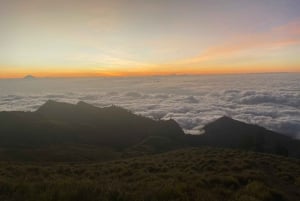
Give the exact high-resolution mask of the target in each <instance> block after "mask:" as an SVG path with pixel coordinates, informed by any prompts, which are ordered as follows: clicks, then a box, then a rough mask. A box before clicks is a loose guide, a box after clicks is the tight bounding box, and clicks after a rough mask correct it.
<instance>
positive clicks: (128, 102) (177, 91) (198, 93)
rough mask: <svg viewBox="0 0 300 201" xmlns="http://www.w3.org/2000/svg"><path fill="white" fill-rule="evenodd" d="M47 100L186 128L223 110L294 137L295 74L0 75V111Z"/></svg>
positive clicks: (299, 80)
mask: <svg viewBox="0 0 300 201" xmlns="http://www.w3.org/2000/svg"><path fill="white" fill-rule="evenodd" d="M47 100H56V101H63V102H70V103H77V102H78V101H85V102H87V103H91V104H93V105H95V106H99V107H104V106H110V105H112V104H114V105H118V106H121V107H124V108H127V109H129V110H131V111H133V112H135V113H137V114H141V115H144V116H147V117H151V118H154V119H169V118H172V119H175V120H176V121H177V122H178V123H179V124H180V125H181V127H182V128H183V129H184V130H185V132H187V133H191V134H198V133H200V132H201V128H202V127H203V125H205V124H207V123H208V122H211V121H213V120H215V119H217V118H219V117H221V116H223V115H227V116H230V117H232V118H234V119H237V120H241V121H244V122H247V123H252V124H258V125H261V126H263V127H266V128H269V129H271V130H275V131H278V132H281V133H284V134H287V135H290V136H293V137H297V138H300V74H297V73H293V74H292V73H282V74H249V75H220V76H217V75H211V76H153V77H131V78H80V79H79V78H72V79H71V78H69V79H66V78H65V79H62V78H59V79H58V78H57V79H53V78H51V79H50V78H49V79H48V78H47V79H46V78H44V79H2V80H1V79H0V111H12V110H25V111H34V110H36V109H37V108H38V107H39V106H41V105H42V104H44V103H45V101H47Z"/></svg>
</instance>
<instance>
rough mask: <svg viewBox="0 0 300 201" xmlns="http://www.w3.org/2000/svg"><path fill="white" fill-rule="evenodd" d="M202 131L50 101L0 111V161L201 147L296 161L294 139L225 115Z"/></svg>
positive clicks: (112, 110)
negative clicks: (191, 131)
mask: <svg viewBox="0 0 300 201" xmlns="http://www.w3.org/2000/svg"><path fill="white" fill-rule="evenodd" d="M203 129H204V130H205V132H204V134H202V135H187V134H185V133H184V132H183V129H182V128H181V127H180V126H179V124H178V123H177V122H176V121H175V120H173V119H170V120H153V119H150V118H146V117H143V116H139V115H136V114H134V113H132V112H131V111H129V110H126V109H124V108H121V107H118V106H114V105H112V106H109V107H104V108H99V107H96V106H93V105H90V104H88V103H85V102H82V101H80V102H78V103H77V104H70V103H62V102H56V101H53V100H49V101H47V102H46V103H45V104H43V105H42V106H41V107H40V108H39V109H37V110H36V111H34V112H0V160H1V159H3V158H6V159H7V158H8V159H10V158H11V159H12V160H14V159H24V160H26V159H28V158H37V160H42V156H43V154H44V155H45V156H46V157H45V160H47V158H48V159H49V160H56V159H57V160H62V161H63V160H68V158H70V159H71V160H102V159H103V158H109V157H105V156H104V157H103V149H105V150H106V151H105V153H107V155H109V156H118V157H131V156H138V155H145V154H155V153H161V152H165V151H170V150H176V149H179V148H188V147H201V146H213V147H223V148H236V149H243V150H249V151H256V152H265V153H272V154H278V155H283V156H291V157H296V158H300V150H299V147H300V142H299V141H298V140H294V139H291V138H289V137H287V136H284V135H282V134H279V133H276V132H274V131H270V130H267V129H265V128H263V127H260V126H257V125H251V124H246V123H244V122H240V121H237V120H234V119H231V118H230V117H226V116H224V117H221V118H219V119H217V120H215V121H213V122H211V123H209V124H207V125H205V126H204V128H203ZM54 147H55V148H54ZM74 150H75V151H74ZM5 153H10V154H5ZM26 153H27V154H26ZM45 153H46V154H45ZM75 154H78V155H79V157H78V159H76V157H74V155H75ZM35 155H36V156H35ZM57 155H59V156H61V157H58V158H56V156H57ZM4 156H5V157H4ZM16 156H17V157H16ZM38 156H40V157H38ZM113 158H114V157H112V158H111V159H113Z"/></svg>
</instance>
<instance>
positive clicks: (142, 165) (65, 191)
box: [0, 148, 300, 201]
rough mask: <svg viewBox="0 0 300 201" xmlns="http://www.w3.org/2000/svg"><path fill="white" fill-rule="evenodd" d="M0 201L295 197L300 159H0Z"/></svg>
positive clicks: (189, 153)
mask: <svg viewBox="0 0 300 201" xmlns="http://www.w3.org/2000/svg"><path fill="white" fill-rule="evenodd" d="M0 174H1V177H0V200H6V201H23V200H26V201H36V200H43V201H50V200H55V201H77V200H78V201H94V200H107V201H108V200H123V201H127V200H128V201H140V200H146V201H168V200H185V201H202V200H203V201H220V200H222V201H296V200H300V161H299V160H296V159H290V158H286V157H279V156H275V155H268V154H259V153H254V152H245V151H239V150H236V149H233V150H231V149H217V148H201V149H185V150H177V151H173V152H169V153H164V154H159V155H155V156H153V155H152V156H144V157H137V158H131V159H126V160H116V161H111V162H102V163H81V164H80V163H72V164H65V163H53V164H51V163H50V164H49V163H47V164H43V163H38V164H30V163H1V164H0Z"/></svg>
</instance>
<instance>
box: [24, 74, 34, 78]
mask: <svg viewBox="0 0 300 201" xmlns="http://www.w3.org/2000/svg"><path fill="white" fill-rule="evenodd" d="M35 78H36V77H34V76H33V75H26V76H25V77H24V79H35Z"/></svg>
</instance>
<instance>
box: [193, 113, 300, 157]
mask: <svg viewBox="0 0 300 201" xmlns="http://www.w3.org/2000/svg"><path fill="white" fill-rule="evenodd" d="M203 129H204V131H205V132H204V134H203V135H201V136H188V142H189V144H191V145H193V146H201V145H209V146H217V147H227V148H238V149H244V150H251V151H257V152H264V153H272V154H278V155H283V156H292V157H297V158H300V141H299V140H296V139H292V138H290V137H288V136H285V135H282V134H280V133H276V132H274V131H270V130H267V129H265V128H263V127H260V126H257V125H252V124H246V123H244V122H240V121H237V120H234V119H231V118H229V117H226V116H224V117H221V118H219V119H217V120H216V121H214V122H211V123H209V124H207V125H205V126H204V128H203Z"/></svg>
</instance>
